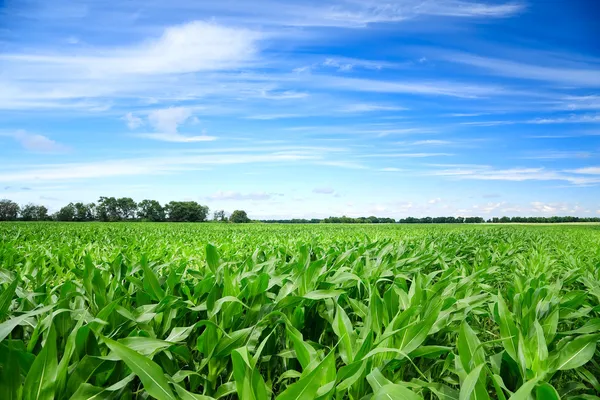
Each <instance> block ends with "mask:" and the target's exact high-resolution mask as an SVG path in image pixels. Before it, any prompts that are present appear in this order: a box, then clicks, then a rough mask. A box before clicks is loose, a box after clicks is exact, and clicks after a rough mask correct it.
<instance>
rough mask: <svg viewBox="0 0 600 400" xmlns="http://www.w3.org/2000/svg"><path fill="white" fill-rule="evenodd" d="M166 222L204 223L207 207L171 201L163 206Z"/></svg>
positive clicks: (187, 202) (189, 202)
mask: <svg viewBox="0 0 600 400" xmlns="http://www.w3.org/2000/svg"><path fill="white" fill-rule="evenodd" d="M165 212H166V213H167V215H168V220H169V221H173V222H202V221H206V216H207V215H208V207H207V206H203V205H201V204H198V203H196V202H195V201H171V202H170V203H169V204H167V205H166V206H165Z"/></svg>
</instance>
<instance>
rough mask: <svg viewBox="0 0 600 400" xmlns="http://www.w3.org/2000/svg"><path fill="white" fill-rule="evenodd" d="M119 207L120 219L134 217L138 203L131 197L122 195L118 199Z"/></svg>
mask: <svg viewBox="0 0 600 400" xmlns="http://www.w3.org/2000/svg"><path fill="white" fill-rule="evenodd" d="M117 209H118V210H119V219H121V220H128V219H134V218H135V214H136V212H137V203H136V202H135V201H133V199H132V198H131V197H121V198H120V199H117Z"/></svg>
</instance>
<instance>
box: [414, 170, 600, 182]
mask: <svg viewBox="0 0 600 400" xmlns="http://www.w3.org/2000/svg"><path fill="white" fill-rule="evenodd" d="M582 171H585V169H581V170H576V171H568V170H565V171H562V170H558V171H557V170H550V169H547V168H507V169H496V168H493V167H487V166H483V167H482V166H472V167H470V168H469V167H467V168H450V169H442V170H434V171H428V172H425V174H426V175H431V176H444V177H448V178H451V179H459V180H465V179H467V180H482V181H512V182H525V181H565V182H568V183H570V184H572V185H576V186H588V185H595V184H598V183H600V178H595V177H594V178H590V177H582V176H577V175H575V174H577V173H580V174H581V173H584V172H582ZM589 171H590V172H593V169H590V170H589Z"/></svg>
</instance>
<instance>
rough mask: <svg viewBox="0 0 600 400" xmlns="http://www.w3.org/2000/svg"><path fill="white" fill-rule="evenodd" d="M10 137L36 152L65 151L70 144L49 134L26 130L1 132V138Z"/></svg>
mask: <svg viewBox="0 0 600 400" xmlns="http://www.w3.org/2000/svg"><path fill="white" fill-rule="evenodd" d="M2 136H4V137H9V138H12V139H14V140H15V141H17V142H18V143H19V144H20V145H21V146H22V147H23V148H24V149H25V150H28V151H31V152H35V153H64V152H66V151H68V150H69V147H68V146H65V145H63V144H61V143H58V142H57V141H55V140H52V139H50V138H49V137H47V136H44V135H39V134H35V133H29V132H27V131H24V130H17V131H15V132H8V133H2V134H0V138H1V137H2Z"/></svg>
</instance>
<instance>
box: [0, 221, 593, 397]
mask: <svg viewBox="0 0 600 400" xmlns="http://www.w3.org/2000/svg"><path fill="white" fill-rule="evenodd" d="M599 340H600V229H599V227H598V226H595V225H589V226H552V227H537V226H535V227H532V226H503V227H498V226H481V225H470V226H466V225H462V226H457V225H445V226H440V225H428V226H425V225H414V226H408V225H361V226H356V225H326V224H320V225H310V226H309V225H293V226H290V225H286V226H283V225H264V224H245V225H235V224H204V225H198V224H151V223H148V224H133V223H117V224H97V223H90V224H84V223H82V224H61V223H4V224H0V399H20V398H23V399H53V398H56V399H74V400H77V399H92V398H93V399H145V398H157V399H160V400H162V399H185V400H187V399H190V400H191V399H204V400H207V399H218V398H221V399H235V398H239V399H255V400H260V399H269V398H277V399H281V400H288V399H306V400H309V399H356V400H358V399H365V400H366V399H372V400H376V399H408V400H412V399H443V400H447V399H461V400H462V399H477V400H480V399H488V398H493V399H507V398H512V399H515V400H518V399H534V398H535V399H558V398H564V399H598V398H599V397H596V396H600V383H599V382H598V377H599V376H600V366H599V363H600V353H599V350H598V349H597V343H598V341H599Z"/></svg>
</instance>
